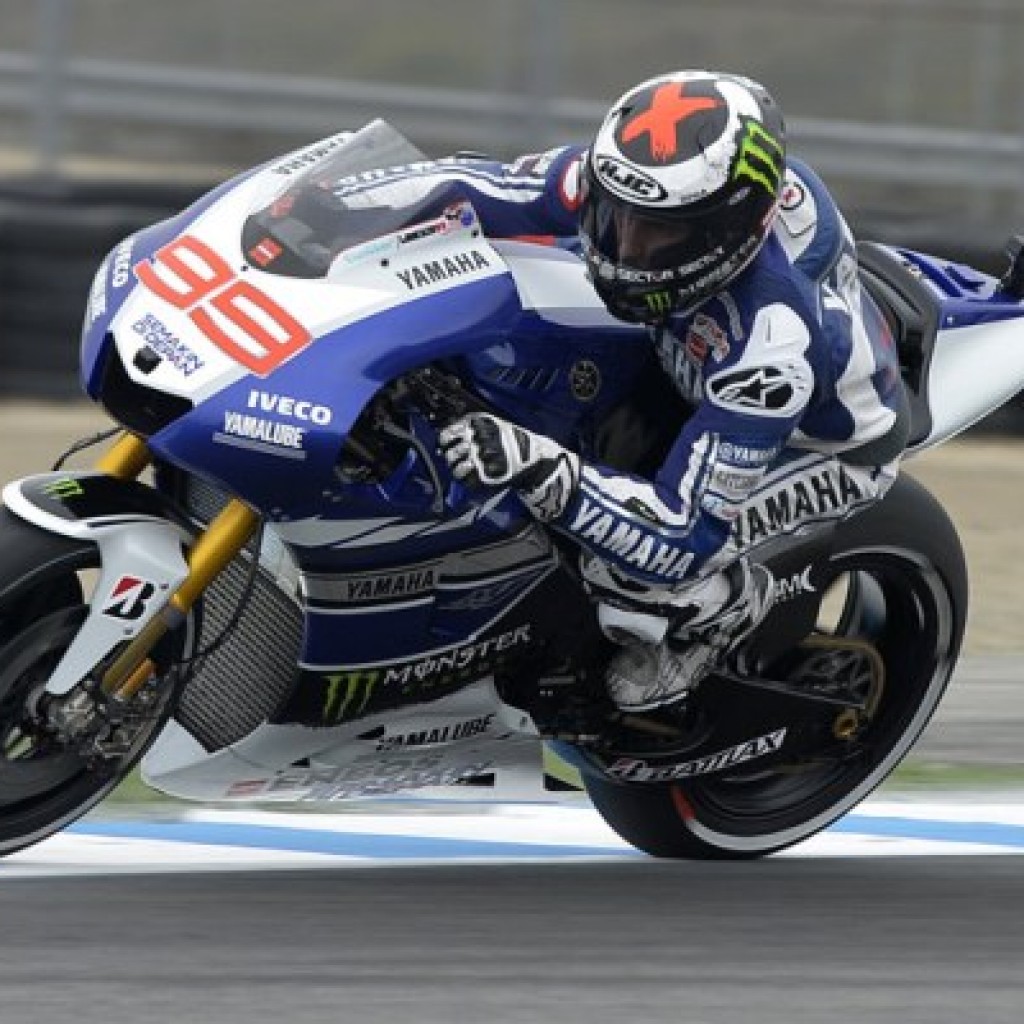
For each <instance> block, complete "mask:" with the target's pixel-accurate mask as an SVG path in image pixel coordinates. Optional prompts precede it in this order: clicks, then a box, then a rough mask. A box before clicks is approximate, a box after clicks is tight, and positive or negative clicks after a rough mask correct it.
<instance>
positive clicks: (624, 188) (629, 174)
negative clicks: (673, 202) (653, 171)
mask: <svg viewBox="0 0 1024 1024" xmlns="http://www.w3.org/2000/svg"><path fill="white" fill-rule="evenodd" d="M595 162H596V164H597V173H598V174H599V175H600V176H601V180H602V181H603V182H604V184H605V185H606V186H607V187H608V189H609V191H611V192H614V193H615V194H616V195H619V196H622V197H623V198H624V199H637V200H640V201H641V202H644V201H646V202H649V203H657V202H660V201H661V200H663V199H666V198H668V192H667V190H666V189H665V187H664V186H663V185H662V184H661V183H660V182H657V181H655V180H654V179H653V178H652V177H650V176H649V175H646V174H644V173H643V172H642V171H638V170H637V169H636V168H635V167H630V166H629V165H628V164H625V163H623V162H622V161H621V160H616V159H615V157H612V156H601V155H598V157H597V158H596V161H595Z"/></svg>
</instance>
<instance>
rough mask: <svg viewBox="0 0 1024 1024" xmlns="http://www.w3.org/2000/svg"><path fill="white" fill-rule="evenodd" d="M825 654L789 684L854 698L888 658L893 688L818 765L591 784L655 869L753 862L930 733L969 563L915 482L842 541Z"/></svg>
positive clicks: (847, 530) (804, 665)
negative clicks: (840, 689)
mask: <svg viewBox="0 0 1024 1024" xmlns="http://www.w3.org/2000/svg"><path fill="white" fill-rule="evenodd" d="M825 578H826V580H827V582H828V584H829V590H830V593H829V600H828V601H826V602H823V606H824V607H823V616H822V621H821V622H820V624H819V634H818V635H819V637H820V638H821V639H820V640H819V642H818V644H817V645H816V646H814V647H808V648H806V650H801V651H800V652H797V653H796V654H795V655H794V656H791V657H790V658H789V659H788V660H787V661H786V664H787V665H788V666H789V671H790V675H789V679H790V681H791V682H796V681H799V682H801V683H802V684H804V685H807V686H814V687H819V688H820V687H823V686H827V685H828V683H829V679H830V678H832V679H834V680H836V681H837V682H841V683H842V684H843V685H844V686H845V687H850V686H851V685H852V686H854V687H856V686H857V685H859V683H860V680H861V679H863V685H864V686H865V687H868V686H870V678H871V675H872V673H871V671H870V665H869V661H870V660H872V659H878V658H880V659H881V666H882V667H883V668H884V686H882V687H881V688H880V692H878V693H875V694H872V695H871V696H872V700H871V709H870V713H869V714H868V715H867V716H866V717H865V719H864V720H863V721H860V722H858V721H855V720H850V721H849V722H847V723H846V724H847V726H848V734H847V735H839V733H841V732H842V730H840V729H837V735H836V736H833V737H829V738H828V740H827V741H823V743H822V748H821V750H820V751H819V752H817V756H810V757H808V756H806V755H805V756H802V757H801V758H800V759H799V760H794V761H792V762H790V763H785V762H784V763H781V764H776V765H774V766H773V767H771V768H768V769H761V770H760V771H758V770H752V769H750V768H749V767H748V768H747V770H743V766H738V767H737V768H736V769H734V770H731V771H725V772H721V773H719V774H716V775H708V776H701V777H698V778H695V779H691V780H687V781H685V782H674V783H662V784H649V785H644V784H641V783H636V784H629V785H624V784H621V783H613V782H610V781H608V780H606V779H603V778H598V777H593V776H590V777H587V778H586V784H587V790H588V792H589V794H590V796H591V799H592V800H593V802H594V805H595V806H596V807H597V809H598V811H600V813H601V814H602V815H603V816H604V818H605V819H606V820H607V821H608V823H609V824H610V825H611V826H612V827H613V828H614V829H615V830H616V831H617V832H618V833H619V834H620V835H621V836H623V838H625V839H626V840H628V841H629V842H630V843H632V844H633V845H635V846H637V847H638V848H640V849H642V850H645V851H647V852H648V853H651V854H653V855H655V856H659V857H688V858H700V859H715V858H719V859H720V858H749V857H757V856H761V855H763V854H766V853H771V852H774V851H777V850H781V849H784V848H785V847H788V846H791V845H793V844H794V843H798V842H800V841H802V840H804V839H806V838H808V837H809V836H811V835H813V834H814V833H816V832H818V831H819V830H821V829H823V828H825V827H826V826H827V825H829V824H831V823H832V822H833V821H835V820H836V819H837V818H839V817H840V816H841V815H843V814H845V813H846V812H847V811H849V810H850V809H851V808H852V807H854V806H855V805H856V804H858V803H859V802H860V801H861V800H863V799H864V797H866V796H867V795H868V794H869V793H870V792H871V791H872V790H873V789H874V788H875V787H876V786H878V785H879V784H880V783H881V782H882V781H883V780H884V779H885V778H886V777H887V776H888V775H889V774H890V773H891V772H892V770H893V769H894V768H895V767H896V766H897V764H899V762H900V760H901V759H902V758H903V757H904V756H905V755H906V753H907V751H908V750H909V749H910V748H911V746H912V745H913V743H914V741H915V740H916V739H917V738H918V736H919V735H920V733H921V731H922V730H923V729H924V727H925V726H926V725H927V723H928V720H929V719H930V718H931V715H932V713H933V712H934V710H935V708H936V706H937V705H938V702H939V700H940V698H941V696H942V694H943V692H944V691H945V688H946V685H947V683H948V681H949V677H950V675H951V673H952V670H953V667H954V665H955V663H956V658H957V655H958V653H959V649H960V643H961V640H962V637H963V631H964V625H965V619H966V610H967V575H966V568H965V565H964V559H963V552H962V550H961V547H960V542H959V539H958V538H957V535H956V531H955V530H954V528H953V526H952V524H951V523H950V522H949V520H948V518H947V517H946V515H945V513H944V511H943V510H942V508H941V507H940V506H939V505H938V503H937V502H936V501H935V500H934V498H932V497H931V495H929V494H928V492H927V491H925V490H924V489H923V488H922V487H920V486H919V485H918V484H916V483H915V482H914V481H912V480H910V479H909V478H903V479H901V480H900V481H898V482H897V484H896V485H895V486H894V487H893V489H892V490H891V491H890V493H889V494H888V495H887V496H886V498H885V500H884V501H882V502H881V503H879V504H878V505H877V506H875V507H874V508H872V509H870V510H868V511H867V512H865V513H863V514H861V515H860V516H858V517H855V518H854V519H852V520H850V521H849V522H848V523H845V524H843V525H842V526H841V527H840V528H839V530H838V531H837V535H836V539H835V544H834V546H833V551H832V555H831V557H830V559H829V562H828V566H827V571H826V573H825Z"/></svg>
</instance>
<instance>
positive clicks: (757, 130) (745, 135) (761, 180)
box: [729, 117, 785, 197]
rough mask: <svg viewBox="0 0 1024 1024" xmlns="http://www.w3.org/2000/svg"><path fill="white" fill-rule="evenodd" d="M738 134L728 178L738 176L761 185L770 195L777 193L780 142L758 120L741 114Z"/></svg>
mask: <svg viewBox="0 0 1024 1024" xmlns="http://www.w3.org/2000/svg"><path fill="white" fill-rule="evenodd" d="M741 120H742V122H743V129H742V133H741V135H740V138H739V145H738V147H737V150H736V159H735V160H734V161H733V165H732V171H731V173H730V175H729V176H730V178H731V179H732V180H733V181H739V180H740V179H742V178H747V179H748V180H750V181H752V182H754V184H756V185H761V186H763V187H764V188H765V189H766V190H767V191H768V192H769V193H770V194H771V195H772V196H773V197H774V196H777V195H778V194H779V189H780V188H781V186H782V174H783V169H784V166H783V165H784V161H785V150H784V149H783V147H782V143H781V142H779V140H778V139H777V138H776V137H775V136H774V135H773V134H772V133H771V132H770V131H769V130H768V129H767V128H765V126H764V125H763V124H762V123H761V122H760V121H758V120H756V119H755V118H753V117H744V118H742V119H741Z"/></svg>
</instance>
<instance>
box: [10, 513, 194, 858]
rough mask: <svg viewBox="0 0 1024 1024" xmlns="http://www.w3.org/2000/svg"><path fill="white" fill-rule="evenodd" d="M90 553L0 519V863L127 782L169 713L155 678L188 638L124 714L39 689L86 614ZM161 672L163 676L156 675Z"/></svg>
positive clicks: (168, 649)
mask: <svg viewBox="0 0 1024 1024" xmlns="http://www.w3.org/2000/svg"><path fill="white" fill-rule="evenodd" d="M98 570H99V556H98V551H97V549H96V548H95V547H94V546H93V545H85V544H80V543H77V542H75V541H71V540H68V539H66V538H62V537H56V536H54V535H52V534H48V533H45V532H43V531H41V530H38V529H36V528H34V527H32V526H29V525H27V524H25V523H23V522H21V521H20V520H18V519H16V518H15V517H14V516H12V515H11V514H10V513H9V512H7V511H6V510H0V855H6V854H9V853H13V852H15V851H16V850H20V849H23V848H24V847H27V846H31V845H33V844H34V843H37V842H39V841H40V840H41V839H45V838H46V837H47V836H49V835H52V834H53V833H54V832H57V831H59V830H60V829H61V828H63V827H64V826H66V825H67V824H69V823H70V822H72V821H74V820H75V819H76V818H79V817H81V815H83V814H85V813H86V811H88V810H89V809H90V808H91V807H93V806H95V805H96V804H97V803H99V801H101V800H102V799H103V798H104V797H105V796H107V795H108V794H109V793H110V791H111V790H113V789H114V788H115V787H116V786H117V785H118V783H119V782H121V780H122V779H123V778H124V777H125V776H126V775H127V774H128V772H129V771H130V770H131V768H132V767H133V766H134V764H135V763H136V762H137V761H138V759H139V758H140V757H141V756H142V754H143V753H144V752H145V750H146V749H147V748H148V747H149V745H150V743H151V742H152V741H153V740H154V739H155V738H156V735H157V733H158V732H159V731H160V729H161V728H162V727H163V724H164V723H165V722H166V720H167V718H168V716H169V715H170V712H171V710H172V708H173V704H174V699H175V695H176V684H175V683H174V681H173V680H172V679H171V678H163V677H162V671H163V670H164V669H167V668H169V666H170V665H171V663H173V661H175V660H176V659H177V658H178V657H180V655H181V652H182V650H183V649H184V645H185V635H186V634H187V633H188V632H189V630H188V629H185V630H182V631H180V633H179V634H176V635H175V636H174V637H172V638H170V639H169V640H168V641H165V643H164V644H163V645H161V648H160V649H159V652H158V655H157V661H158V671H157V673H156V675H155V676H154V677H153V679H151V680H150V681H149V682H148V683H147V684H146V685H144V686H143V688H142V689H141V690H140V691H139V693H138V694H137V695H136V696H135V697H134V698H133V699H132V700H131V701H126V702H124V703H123V705H118V706H115V707H107V706H106V705H105V704H104V702H102V701H100V702H98V701H96V700H95V699H93V697H92V696H91V694H90V692H89V687H88V684H85V685H83V686H80V687H78V688H76V690H74V691H72V694H70V695H69V696H68V697H67V698H59V699H55V698H53V697H51V696H50V695H49V694H47V693H46V691H45V686H46V681H47V679H48V678H49V676H50V674H51V673H52V671H53V669H54V667H55V666H56V665H57V664H58V663H59V661H60V659H61V658H62V657H63V655H64V653H65V651H66V650H67V649H68V647H69V646H70V644H71V642H72V641H73V640H74V637H75V635H76V634H77V632H78V629H79V627H80V626H81V624H82V623H83V622H84V621H85V618H86V616H87V615H88V612H89V601H90V599H91V596H92V592H93V590H94V589H95V586H96V582H97V579H98V576H99V573H98ZM161 666H163V668H161Z"/></svg>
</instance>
